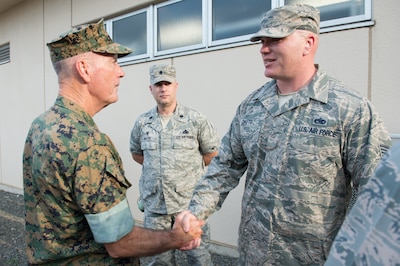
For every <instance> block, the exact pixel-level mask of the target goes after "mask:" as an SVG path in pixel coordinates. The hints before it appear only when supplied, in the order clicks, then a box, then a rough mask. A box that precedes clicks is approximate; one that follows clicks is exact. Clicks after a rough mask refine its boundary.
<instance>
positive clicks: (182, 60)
mask: <svg viewBox="0 0 400 266" xmlns="http://www.w3.org/2000/svg"><path fill="white" fill-rule="evenodd" d="M150 2H154V1H129V0H119V1H110V0H97V1H96V5H95V6H93V1H80V0H69V1H68V0H29V1H25V2H23V3H22V4H20V5H18V6H16V7H14V8H12V9H10V10H8V11H6V12H4V13H2V14H0V44H3V43H6V42H10V44H11V63H8V64H5V65H0V80H1V84H2V85H1V95H2V96H1V98H0V125H1V126H0V188H2V189H7V190H13V191H18V192H21V191H22V168H21V155H22V149H23V143H24V140H25V136H26V133H27V130H28V128H29V125H30V123H31V121H32V120H33V119H34V118H35V117H36V116H37V115H39V114H40V113H41V112H43V111H44V110H45V109H47V108H48V107H49V106H50V105H51V104H52V103H53V102H54V99H55V97H56V95H57V78H56V75H55V73H54V71H53V69H52V66H51V63H50V59H49V53H48V50H47V48H46V47H45V43H46V42H49V41H50V40H51V39H53V38H55V37H56V36H57V35H58V34H59V33H60V32H63V31H66V30H68V29H69V28H70V26H72V25H77V24H80V23H86V22H88V21H93V20H97V19H98V18H100V17H106V18H110V17H111V16H112V15H115V14H120V13H121V12H123V11H124V10H133V5H134V4H138V5H141V6H142V5H143V4H145V3H150ZM373 5H374V6H373V14H374V19H375V21H376V24H375V25H374V26H373V27H372V28H368V27H367V28H358V29H352V30H345V31H338V32H331V33H324V34H322V35H321V40H320V49H319V52H318V54H317V58H316V63H319V64H320V67H322V68H324V69H326V70H327V71H328V72H329V73H330V74H331V75H332V76H334V77H337V78H338V79H341V80H342V81H344V82H345V83H347V84H349V85H350V86H351V87H353V88H354V89H356V90H358V91H359V92H360V93H362V94H363V95H365V96H368V97H369V98H370V99H371V100H372V102H373V104H374V105H375V106H376V108H377V109H378V111H379V113H380V114H381V115H382V117H383V119H384V121H385V124H386V126H387V128H388V130H389V131H390V133H392V134H398V133H400V123H399V122H398V116H399V115H400V106H399V104H398V101H399V100H398V99H399V98H400V90H398V89H397V86H396V85H397V75H398V73H399V67H398V66H397V62H399V61H400V58H399V57H400V56H399V53H398V52H397V49H396V48H397V47H396V46H397V45H396V44H397V43H399V41H400V37H399V35H397V34H394V33H393V29H399V28H400V21H399V18H398V17H397V14H396V13H395V12H396V10H399V8H400V2H399V1H398V0H386V1H373ZM258 50H259V45H258V44H251V45H246V46H242V47H237V48H231V49H224V50H219V51H212V52H207V53H200V54H194V55H188V56H182V57H176V58H172V59H163V60H160V61H153V62H145V63H141V64H135V65H127V66H124V67H123V70H124V71H125V73H126V76H125V77H124V78H123V79H122V80H121V85H120V88H119V101H118V102H117V103H115V104H113V105H111V106H109V107H107V108H106V109H104V110H103V111H102V112H100V113H99V114H97V115H96V116H95V117H94V119H95V121H96V122H97V124H98V126H99V127H100V129H102V130H103V131H104V132H105V133H107V134H108V135H109V136H110V137H111V139H112V140H113V141H114V143H115V145H116V147H117V149H118V150H119V152H120V155H121V157H122V160H123V162H124V166H125V170H126V174H127V178H128V179H129V180H130V181H131V183H132V185H133V187H132V188H131V189H130V190H129V195H128V196H129V200H130V203H131V207H132V211H133V213H134V216H135V217H136V218H137V219H138V220H141V219H142V214H141V213H140V212H139V211H137V208H136V204H135V201H136V197H137V195H138V179H139V176H140V167H139V165H137V164H135V163H134V162H133V160H132V159H131V157H130V154H129V147H128V145H129V133H130V130H131V127H132V125H133V122H134V120H135V119H136V117H137V116H138V115H139V114H141V113H142V112H144V111H146V110H148V109H150V108H152V107H153V106H154V101H153V98H152V96H151V94H150V93H149V90H148V68H149V66H150V65H151V64H153V63H173V64H174V65H175V66H176V67H177V70H178V73H177V79H178V82H179V90H178V98H179V100H180V101H181V102H182V103H184V104H186V105H188V106H191V107H193V108H195V109H197V110H199V111H201V112H203V113H205V114H206V115H207V116H208V117H209V118H210V119H211V120H212V121H213V122H214V124H215V125H216V127H217V129H218V131H219V133H220V135H221V137H222V135H223V134H224V133H225V132H226V131H227V129H228V126H229V124H230V121H231V119H232V117H233V115H234V112H235V109H236V107H237V105H238V104H239V103H240V101H241V100H242V99H243V98H244V97H245V96H246V95H247V94H248V93H249V92H250V91H252V90H254V89H256V88H258V87H259V86H261V85H262V84H263V83H264V82H266V78H265V77H264V76H263V66H262V62H261V58H260V55H259V52H258ZM243 181H244V180H242V182H241V184H240V185H239V187H238V188H237V189H236V190H234V191H233V192H231V194H230V195H229V197H228V199H227V200H226V202H225V204H224V206H223V208H222V209H221V210H220V211H219V212H217V213H216V214H215V215H213V216H212V217H211V218H210V222H211V226H212V229H211V231H212V239H213V240H214V241H216V242H221V243H223V244H225V245H227V246H236V241H237V230H238V225H239V219H240V204H241V195H242V192H243Z"/></svg>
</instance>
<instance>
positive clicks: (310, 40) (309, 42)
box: [304, 34, 317, 55]
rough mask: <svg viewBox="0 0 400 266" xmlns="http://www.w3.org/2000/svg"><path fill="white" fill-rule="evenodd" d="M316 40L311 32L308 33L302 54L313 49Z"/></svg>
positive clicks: (306, 53)
mask: <svg viewBox="0 0 400 266" xmlns="http://www.w3.org/2000/svg"><path fill="white" fill-rule="evenodd" d="M316 41H317V40H316V38H315V36H314V35H313V34H310V35H308V37H307V39H306V44H305V46H304V55H308V54H309V53H310V52H312V51H313V50H315V45H316Z"/></svg>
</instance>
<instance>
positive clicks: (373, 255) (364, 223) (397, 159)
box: [325, 144, 400, 266]
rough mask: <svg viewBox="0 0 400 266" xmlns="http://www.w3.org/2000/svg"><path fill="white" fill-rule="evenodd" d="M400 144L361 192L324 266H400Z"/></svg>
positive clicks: (386, 156)
mask: <svg viewBox="0 0 400 266" xmlns="http://www.w3.org/2000/svg"><path fill="white" fill-rule="evenodd" d="M399 222H400V144H397V145H396V146H394V147H392V148H391V149H390V150H389V151H388V153H387V154H386V155H385V156H384V157H383V158H382V161H381V162H380V163H379V164H378V166H377V168H376V171H375V173H374V174H373V175H372V177H371V178H370V179H369V180H368V183H367V184H366V185H365V186H364V187H363V188H362V190H361V191H360V194H359V196H358V199H357V201H356V202H355V204H354V205H353V207H352V208H351V211H350V213H349V214H348V215H347V217H346V219H345V220H344V222H343V224H342V227H341V228H340V230H339V232H338V234H337V235H336V238H335V241H334V242H333V244H332V248H331V250H330V253H329V257H328V260H327V261H326V263H325V265H326V266H336V265H375V266H376V265H385V266H390V265H393V266H394V265H400V226H399Z"/></svg>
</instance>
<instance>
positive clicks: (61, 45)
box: [47, 19, 132, 63]
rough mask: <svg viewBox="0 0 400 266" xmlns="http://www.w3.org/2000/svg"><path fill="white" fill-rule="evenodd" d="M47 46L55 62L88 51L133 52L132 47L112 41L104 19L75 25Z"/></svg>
mask: <svg viewBox="0 0 400 266" xmlns="http://www.w3.org/2000/svg"><path fill="white" fill-rule="evenodd" d="M47 47H48V48H49V50H50V57H51V61H52V62H53V63H54V62H57V61H60V60H63V59H66V58H69V57H73V56H75V55H78V54H83V53H87V52H95V53H100V54H117V55H118V57H122V56H125V55H128V54H130V53H132V50H131V49H130V48H128V47H125V46H123V45H120V44H118V43H114V42H113V41H112V39H111V37H110V36H109V35H108V33H107V31H106V29H105V28H104V24H103V19H101V20H100V21H99V22H97V23H93V24H86V25H81V26H76V27H74V28H72V29H71V30H70V31H68V32H66V33H64V34H62V35H60V37H59V38H57V39H55V40H53V41H51V42H50V43H48V44H47Z"/></svg>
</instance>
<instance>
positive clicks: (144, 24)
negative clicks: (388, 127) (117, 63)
mask: <svg viewBox="0 0 400 266" xmlns="http://www.w3.org/2000/svg"><path fill="white" fill-rule="evenodd" d="M148 11H149V10H148V9H145V10H141V11H138V12H134V13H130V14H127V15H125V16H122V17H118V18H115V19H113V20H111V21H107V22H106V29H107V31H108V32H109V34H110V35H111V36H112V39H113V41H115V42H117V43H120V44H122V45H125V46H127V47H129V48H132V49H133V52H132V53H131V54H129V55H128V56H125V57H123V58H121V59H122V61H130V60H135V59H141V58H146V57H149V54H148V52H149V50H150V49H149V42H150V41H151V39H150V33H151V31H150V30H149V27H151V23H149V16H150V15H149V14H151V13H150V12H148Z"/></svg>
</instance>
